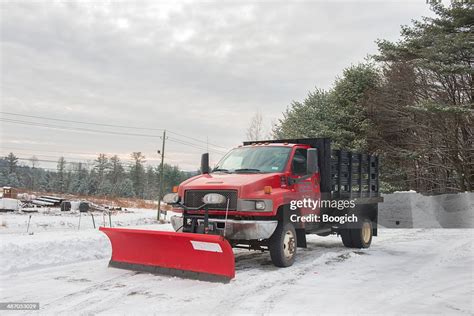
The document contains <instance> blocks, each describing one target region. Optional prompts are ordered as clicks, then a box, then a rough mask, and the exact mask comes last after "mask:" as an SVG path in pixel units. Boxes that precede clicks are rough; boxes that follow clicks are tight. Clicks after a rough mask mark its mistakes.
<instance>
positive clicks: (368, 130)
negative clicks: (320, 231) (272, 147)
mask: <svg viewBox="0 0 474 316" xmlns="http://www.w3.org/2000/svg"><path fill="white" fill-rule="evenodd" d="M431 8H432V10H433V11H434V12H435V13H436V17H434V18H424V19H423V20H422V21H414V22H413V25H412V26H404V27H402V30H401V37H402V38H401V40H400V41H398V42H396V43H393V42H389V41H386V40H379V41H377V44H378V54H377V55H375V56H372V57H371V58H370V59H369V60H368V61H366V62H364V63H361V64H358V65H354V66H352V67H349V68H347V69H345V70H344V71H343V73H342V76H341V77H339V78H337V79H336V80H335V82H334V85H333V87H332V88H331V89H329V90H327V91H326V90H322V89H316V90H315V91H313V92H311V93H309V95H308V97H307V98H306V99H305V100H304V101H303V102H293V103H292V104H291V105H290V106H289V108H288V109H287V110H286V112H285V113H284V114H283V118H282V119H281V120H280V121H279V122H278V123H277V124H276V125H275V126H274V130H273V133H274V136H275V137H331V138H332V139H333V140H334V141H335V144H336V147H344V148H349V149H352V150H354V151H368V152H370V153H373V154H378V155H379V156H380V157H381V162H382V163H381V164H382V168H383V169H382V170H381V177H382V186H383V188H382V189H383V190H384V191H393V190H408V189H413V190H416V191H419V192H429V193H443V192H453V191H454V192H456V191H472V190H473V189H474V146H473V141H474V137H473V122H474V121H473V118H474V100H473V80H472V77H473V72H474V68H473V62H474V48H473V47H474V35H473V26H474V10H473V5H472V4H470V3H467V2H466V3H461V1H459V2H454V1H453V2H452V4H451V6H450V7H444V6H443V5H441V4H434V5H432V6H431Z"/></svg>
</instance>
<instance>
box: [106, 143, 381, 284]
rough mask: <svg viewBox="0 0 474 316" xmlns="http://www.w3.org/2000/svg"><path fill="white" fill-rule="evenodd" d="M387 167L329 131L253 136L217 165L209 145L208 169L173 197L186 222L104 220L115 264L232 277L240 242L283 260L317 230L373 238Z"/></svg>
mask: <svg viewBox="0 0 474 316" xmlns="http://www.w3.org/2000/svg"><path fill="white" fill-rule="evenodd" d="M378 170H379V162H378V158H377V157H375V156H371V155H367V154H360V153H352V152H349V151H345V150H332V149H331V141H330V139H327V138H311V139H282V140H270V141H255V142H244V143H243V145H241V146H239V147H237V148H234V149H233V150H231V151H230V152H229V153H228V154H226V155H225V156H224V157H223V158H222V159H221V160H220V161H219V163H217V165H216V166H215V167H214V168H212V169H211V168H210V167H209V156H208V154H203V156H202V159H201V172H202V173H201V174H200V175H197V176H195V177H192V178H190V179H188V180H186V181H184V182H183V183H181V184H180V185H179V186H178V187H177V188H176V189H175V190H174V191H176V192H174V193H170V194H167V195H166V196H165V197H164V201H165V202H166V203H168V204H170V205H172V207H173V211H174V212H177V213H180V215H175V216H172V217H171V223H172V226H173V228H174V230H175V231H176V232H161V231H146V230H124V229H116V228H101V230H104V232H105V233H106V234H107V235H108V236H109V238H110V240H111V242H112V247H113V255H112V260H111V265H113V266H117V267H123V268H130V265H131V268H133V269H137V265H138V268H145V270H146V271H150V272H156V273H163V272H166V273H171V274H174V275H180V276H181V274H180V273H176V272H177V271H184V272H186V271H187V272H191V273H193V276H197V275H201V274H208V275H211V276H217V277H224V279H227V280H228V279H231V278H233V277H234V256H233V252H232V250H231V247H232V248H245V249H254V250H260V251H267V250H268V251H269V252H270V257H271V260H272V262H273V263H274V265H276V266H278V267H288V266H291V265H292V264H293V263H294V261H295V256H296V252H297V248H298V247H306V235H307V234H317V235H319V236H327V235H330V234H338V235H340V236H341V238H342V242H343V244H344V246H346V247H351V248H368V247H369V246H370V244H371V242H372V237H373V236H377V216H378V203H380V202H382V201H383V199H382V198H381V197H380V194H379V176H378ZM138 245H140V246H138ZM144 245H145V246H144ZM137 247H139V248H140V251H138V250H135V252H134V250H133V249H137ZM131 249H132V250H131ZM137 253H138V254H137ZM114 256H115V258H114ZM196 262H198V263H196ZM140 270H143V269H140ZM186 276H188V275H186Z"/></svg>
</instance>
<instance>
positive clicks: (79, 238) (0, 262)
mask: <svg viewBox="0 0 474 316" xmlns="http://www.w3.org/2000/svg"><path fill="white" fill-rule="evenodd" d="M0 253H1V254H2V256H1V259H0V273H1V274H4V273H10V272H17V271H24V270H32V269H38V268H42V267H47V266H56V265H64V264H68V263H74V262H79V261H86V260H94V259H102V258H110V255H111V251H110V244H109V241H108V239H107V237H106V236H105V235H104V234H103V233H101V232H99V231H97V230H93V231H75V232H61V233H58V232H44V233H38V234H34V235H26V234H25V235H18V234H11V235H10V234H8V235H2V236H1V244H0Z"/></svg>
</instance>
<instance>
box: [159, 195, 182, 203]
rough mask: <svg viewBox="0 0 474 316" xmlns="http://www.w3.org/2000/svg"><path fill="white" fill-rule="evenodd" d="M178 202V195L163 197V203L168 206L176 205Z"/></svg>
mask: <svg viewBox="0 0 474 316" xmlns="http://www.w3.org/2000/svg"><path fill="white" fill-rule="evenodd" d="M178 201H179V196H178V193H168V194H166V195H165V196H164V197H163V202H165V203H168V204H176V203H178Z"/></svg>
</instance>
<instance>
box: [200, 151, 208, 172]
mask: <svg viewBox="0 0 474 316" xmlns="http://www.w3.org/2000/svg"><path fill="white" fill-rule="evenodd" d="M201 173H202V174H205V173H209V153H205V154H202V156H201Z"/></svg>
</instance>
